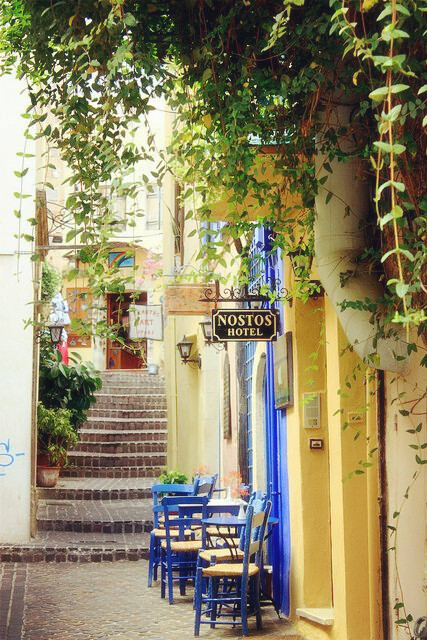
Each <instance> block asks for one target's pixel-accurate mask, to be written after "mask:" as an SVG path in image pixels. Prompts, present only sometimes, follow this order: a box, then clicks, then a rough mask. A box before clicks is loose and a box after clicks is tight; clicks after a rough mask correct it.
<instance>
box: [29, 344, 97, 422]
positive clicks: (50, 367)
mask: <svg viewBox="0 0 427 640" xmlns="http://www.w3.org/2000/svg"><path fill="white" fill-rule="evenodd" d="M73 357H74V364H72V365H66V364H65V363H64V362H63V361H62V356H61V353H60V352H59V351H58V350H57V349H52V348H51V347H50V346H49V345H47V344H45V346H44V348H43V349H42V350H41V352H40V368H39V400H40V401H41V402H42V403H43V405H44V406H45V407H47V408H49V409H50V408H52V409H58V408H64V409H68V410H69V411H70V412H71V424H72V425H73V427H74V429H75V430H78V429H80V427H81V426H82V424H83V423H84V422H85V420H86V416H87V412H88V410H89V409H90V407H91V405H92V404H93V403H94V402H95V392H96V391H97V390H98V389H100V388H101V387H102V380H101V378H100V375H99V372H98V371H97V370H96V369H95V367H94V366H93V364H92V362H83V361H82V359H81V358H80V356H77V354H73Z"/></svg>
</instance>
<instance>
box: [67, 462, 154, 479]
mask: <svg viewBox="0 0 427 640" xmlns="http://www.w3.org/2000/svg"><path fill="white" fill-rule="evenodd" d="M164 466H165V463H162V464H161V465H158V466H153V467H138V466H136V467H135V466H129V467H122V468H120V467H72V466H70V467H64V468H63V469H62V470H61V476H62V477H63V478H152V477H153V476H154V477H158V476H159V475H160V474H161V473H162V471H163V469H164Z"/></svg>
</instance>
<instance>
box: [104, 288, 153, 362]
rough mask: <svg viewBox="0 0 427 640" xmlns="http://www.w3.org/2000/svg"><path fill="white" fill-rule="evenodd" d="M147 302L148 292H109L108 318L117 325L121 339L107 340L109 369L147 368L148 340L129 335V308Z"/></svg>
mask: <svg viewBox="0 0 427 640" xmlns="http://www.w3.org/2000/svg"><path fill="white" fill-rule="evenodd" d="M134 304H147V293H146V292H142V293H138V294H135V293H132V292H129V293H120V294H117V293H109V294H107V319H108V324H109V326H115V327H116V330H117V334H118V336H119V338H120V340H107V369H146V368H147V340H146V339H142V340H131V339H130V337H129V309H130V307H132V306H133V305H134Z"/></svg>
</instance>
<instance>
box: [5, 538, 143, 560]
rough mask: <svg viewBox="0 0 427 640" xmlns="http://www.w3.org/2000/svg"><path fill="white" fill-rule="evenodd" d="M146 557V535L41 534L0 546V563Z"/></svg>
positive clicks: (135, 558) (138, 558)
mask: <svg viewBox="0 0 427 640" xmlns="http://www.w3.org/2000/svg"><path fill="white" fill-rule="evenodd" d="M148 555H149V534H148V533H138V534H126V533H121V534H120V533H116V534H106V533H80V532H71V531H66V532H58V531H40V532H39V533H38V534H37V536H36V537H35V538H34V539H33V540H32V541H31V542H30V543H28V544H22V545H8V544H0V562H74V563H75V562H104V561H106V562H115V561H118V560H141V559H146V558H148Z"/></svg>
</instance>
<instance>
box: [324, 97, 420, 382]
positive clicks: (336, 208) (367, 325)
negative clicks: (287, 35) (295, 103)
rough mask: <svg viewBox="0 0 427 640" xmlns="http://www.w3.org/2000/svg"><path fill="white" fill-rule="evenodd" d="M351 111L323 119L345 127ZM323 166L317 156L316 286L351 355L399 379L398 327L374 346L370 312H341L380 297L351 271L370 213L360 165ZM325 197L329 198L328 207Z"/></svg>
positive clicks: (368, 280) (372, 280)
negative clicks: (322, 181) (333, 313)
mask: <svg viewBox="0 0 427 640" xmlns="http://www.w3.org/2000/svg"><path fill="white" fill-rule="evenodd" d="M352 109H353V107H352V106H337V107H335V108H334V109H333V110H332V111H331V112H330V113H328V126H329V127H335V128H339V127H346V126H348V123H349V122H350V120H351V111H352ZM351 147H352V140H351V139H350V137H349V138H348V139H345V138H343V140H342V145H341V148H342V150H343V151H345V152H350V151H351ZM324 162H328V158H327V157H326V156H324V155H322V154H321V153H319V154H318V156H317V159H316V173H317V175H318V177H319V178H320V177H322V175H326V176H327V181H326V182H325V184H324V185H323V186H320V187H319V194H318V195H317V197H316V210H317V216H316V220H315V226H314V232H315V244H314V247H315V255H316V265H317V270H318V273H319V278H320V281H321V283H322V285H323V287H324V289H325V291H326V293H327V294H328V296H329V298H330V299H331V301H332V303H333V305H334V307H335V309H336V312H337V315H338V319H339V321H340V323H341V326H342V328H343V330H344V333H345V334H346V336H347V338H348V340H349V342H350V344H351V345H352V346H353V348H354V350H355V351H356V353H358V355H359V356H360V357H361V358H362V359H363V360H366V361H368V362H369V364H370V365H371V366H373V367H374V368H376V369H383V370H386V371H394V372H398V373H402V372H403V371H404V370H405V369H406V368H407V366H408V358H407V357H406V358H405V359H404V360H396V355H399V356H406V349H405V348H404V347H405V344H404V340H405V335H404V331H403V330H401V329H399V327H397V328H396V329H395V333H396V335H393V336H390V337H386V338H379V339H378V341H377V343H376V342H375V333H376V328H375V325H374V324H372V321H371V317H372V314H371V312H370V311H364V310H359V309H352V308H349V307H347V308H346V309H343V308H342V306H341V305H342V303H343V302H344V301H347V302H356V301H364V300H365V299H366V298H369V299H371V300H378V299H380V298H381V297H382V296H383V294H384V291H383V289H382V287H381V285H380V284H379V282H378V280H377V278H376V277H375V276H374V275H371V274H369V273H367V272H366V271H365V272H363V273H358V271H357V269H356V262H355V260H356V258H357V257H358V256H359V255H360V254H361V252H362V250H363V248H364V246H365V241H364V237H363V226H364V221H365V218H366V216H367V213H368V210H369V194H368V187H367V183H366V182H362V180H361V179H358V178H357V176H358V174H359V172H358V169H359V168H360V167H359V160H358V159H357V158H352V159H349V160H347V161H346V162H338V161H337V160H333V161H329V164H330V166H331V168H332V173H327V172H326V171H325V170H324V169H322V165H323V163H324ZM329 193H332V194H333V196H332V197H331V198H330V200H329V202H327V201H326V200H327V197H328V194H329ZM348 212H349V213H348ZM348 274H349V275H348Z"/></svg>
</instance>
